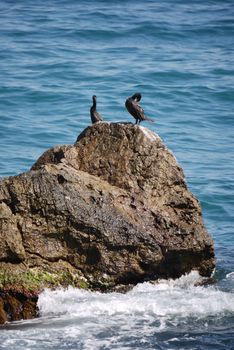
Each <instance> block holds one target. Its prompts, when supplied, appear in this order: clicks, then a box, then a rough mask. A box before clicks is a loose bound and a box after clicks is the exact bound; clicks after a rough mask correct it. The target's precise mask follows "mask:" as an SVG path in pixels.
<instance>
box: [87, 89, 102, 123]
mask: <svg viewBox="0 0 234 350" xmlns="http://www.w3.org/2000/svg"><path fill="white" fill-rule="evenodd" d="M96 106H97V96H95V95H93V105H92V107H91V108H90V117H91V120H92V123H93V124H94V123H97V122H100V121H102V116H101V114H99V113H98V112H97V110H96Z"/></svg>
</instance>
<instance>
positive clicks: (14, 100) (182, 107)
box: [0, 0, 234, 350]
mask: <svg viewBox="0 0 234 350" xmlns="http://www.w3.org/2000/svg"><path fill="white" fill-rule="evenodd" d="M0 23H1V26H0V78H1V79H0V176H1V177H5V176H9V175H16V174H19V173H21V172H25V171H27V170H29V168H30V167H31V165H32V164H33V163H34V162H35V160H36V159H37V158H38V157H39V156H40V155H41V154H42V153H43V152H44V151H45V150H46V149H48V148H50V147H52V146H54V145H57V144H72V143H74V141H75V140H76V137H77V135H78V134H79V133H80V132H81V131H82V130H83V129H84V128H85V127H87V126H88V125H89V124H90V116H89V109H90V106H91V97H92V95H93V94H96V95H97V100H98V110H99V112H100V113H101V114H102V116H103V118H104V120H106V121H127V122H131V121H133V122H134V120H133V119H132V117H131V116H130V115H129V114H128V113H127V111H126V110H125V107H124V102H125V99H126V98H127V97H128V96H130V95H132V94H133V93H135V92H141V93H142V101H141V105H142V106H143V108H144V110H145V113H146V115H148V116H149V117H151V118H153V119H155V123H154V124H153V123H149V122H144V126H146V127H148V128H150V129H151V130H153V131H155V132H156V133H158V134H159V135H160V137H161V138H162V139H163V140H164V142H165V143H166V144H167V146H168V147H169V148H170V149H171V150H172V151H173V153H174V154H175V156H176V158H177V160H178V162H179V163H180V164H181V165H182V167H183V169H184V171H185V174H186V178H187V182H188V186H189V188H190V190H191V191H192V192H193V193H194V194H195V195H196V196H197V198H198V199H199V200H200V202H201V205H202V210H203V217H204V221H205V224H206V227H207V229H208V230H209V232H210V234H211V235H212V237H213V239H214V242H215V251H216V258H217V268H216V271H215V278H216V280H217V281H216V283H215V284H214V285H210V286H206V287H201V286H200V287H196V286H195V285H196V281H197V279H198V278H199V276H198V275H197V273H196V272H193V273H191V274H189V275H187V276H182V277H181V278H180V279H178V280H175V281H160V283H159V284H157V285H151V284H149V283H143V284H139V285H137V286H136V287H135V288H134V289H133V290H132V291H130V292H128V293H127V294H125V295H124V294H117V293H113V294H99V293H91V292H87V291H82V290H78V289H72V288H69V289H68V290H57V291H53V292H52V291H47V290H46V291H44V292H43V293H42V294H41V296H40V298H39V302H38V305H39V309H40V318H38V319H35V320H30V321H20V322H13V323H10V324H7V325H6V326H4V327H1V328H0V349H1V350H2V349H6V350H29V349H30V350H31V349H37V350H39V349H52V350H55V349H56V350H62V349H69V350H73V349H74V350H75V349H76V350H78V349H84V350H89V349H102V350H104V349H105V350H106V349H108V350H109V349H121V350H122V349H123V350H128V349H168V350H169V349H170V350H174V349H179V350H183V349H194V350H195V349H201V350H208V349H212V350H216V349H225V350H231V349H234V235H233V233H234V229H233V226H234V225H233V224H234V2H233V0H207V1H200V0H196V1H195V0H194V1H186V0H173V1H172V0H171V1H170V0H165V1H157V0H156V1H153V0H152V1H151V0H144V1H139V0H127V1H122V0H120V1H112V0H110V1H107V0H106V1H97V0H94V1H75V0H66V1H65V0H64V1H62V0H48V1H42V0H36V1H29V0H21V1H13V0H1V2H0Z"/></svg>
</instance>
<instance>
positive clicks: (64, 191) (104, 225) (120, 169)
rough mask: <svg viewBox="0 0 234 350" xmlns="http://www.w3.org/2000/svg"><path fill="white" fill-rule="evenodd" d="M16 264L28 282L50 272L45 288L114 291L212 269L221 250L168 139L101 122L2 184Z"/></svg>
mask: <svg viewBox="0 0 234 350" xmlns="http://www.w3.org/2000/svg"><path fill="white" fill-rule="evenodd" d="M14 267H15V268H16V267H17V269H18V271H19V273H18V272H17V273H16V274H17V278H18V279H19V280H20V279H21V277H20V276H24V275H25V273H26V271H27V273H28V271H30V273H31V274H33V276H34V277H33V278H34V279H35V274H36V275H37V276H38V275H40V276H42V275H43V276H44V277H43V278H42V280H43V281H42V282H41V279H40V278H38V280H39V281H40V283H39V282H38V283H39V285H38V286H37V287H38V288H39V290H40V289H41V288H43V287H44V286H45V285H48V284H49V285H50V286H53V285H56V283H57V284H58V283H60V284H64V283H65V284H74V285H77V286H80V287H85V288H91V289H100V290H111V289H118V288H120V286H123V285H134V284H136V283H137V282H142V281H144V280H156V279H158V278H162V277H163V278H168V277H172V278H176V277H179V276H181V275H182V274H184V273H186V272H189V271H191V270H192V269H197V270H199V272H200V273H201V274H202V275H203V276H210V274H211V272H212V270H213V268H214V250H213V242H212V239H211V238H210V236H209V234H208V233H207V231H206V229H205V227H204V224H203V221H202V214H201V208H200V205H199V202H198V201H197V199H196V198H195V197H194V196H193V195H192V194H191V192H190V191H189V190H188V188H187V185H186V182H185V178H184V174H183V170H182V169H181V167H180V166H179V165H178V163H177V161H176V159H175V157H174V156H173V154H172V153H171V152H170V151H169V150H168V149H167V148H166V146H165V145H164V144H163V142H162V140H161V139H160V138H159V136H158V135H156V134H155V133H153V132H151V131H149V130H148V129H146V128H144V127H141V126H135V125H132V124H118V123H112V124H109V123H96V124H94V125H92V126H90V127H88V128H87V129H85V130H84V131H83V132H82V133H81V135H79V137H78V139H77V141H76V143H75V144H74V146H67V145H66V146H56V147H54V148H52V149H50V150H48V151H47V152H45V153H44V154H43V155H42V156H41V157H40V158H39V159H38V161H37V162H36V163H35V164H34V165H33V167H32V169H31V171H29V172H27V173H24V174H21V175H18V176H14V177H9V178H6V179H4V180H2V181H1V183H0V271H1V270H4V276H6V274H7V271H8V270H9V269H10V271H11V273H12V271H14V270H15V269H14ZM13 274H14V273H13ZM45 274H47V275H46V278H45ZM48 274H49V276H50V277H51V278H48ZM58 276H59V277H58ZM5 280H6V278H5ZM55 281H56V283H55ZM4 283H5V282H2V284H3V285H4V286H5V284H6V283H5V284H4ZM19 285H20V283H19ZM0 286H1V277H0ZM4 286H3V287H4ZM3 287H2V288H3ZM24 288H25V286H24Z"/></svg>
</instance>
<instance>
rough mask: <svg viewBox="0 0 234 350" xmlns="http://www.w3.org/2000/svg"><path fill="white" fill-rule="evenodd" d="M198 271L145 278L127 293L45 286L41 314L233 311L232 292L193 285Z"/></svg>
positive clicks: (162, 314)
mask: <svg viewBox="0 0 234 350" xmlns="http://www.w3.org/2000/svg"><path fill="white" fill-rule="evenodd" d="M198 279H199V275H198V273H196V272H191V273H190V274H188V275H186V276H182V277H181V278H179V279H177V280H161V281H160V282H159V283H157V284H155V285H154V284H151V283H149V282H145V283H142V284H139V285H137V286H136V287H135V288H134V289H133V290H132V291H130V292H128V293H126V294H120V293H109V294H101V293H98V292H89V291H85V290H81V289H75V288H72V287H69V288H68V289H66V290H64V289H58V290H55V291H51V290H45V291H44V292H43V293H42V294H41V295H40V297H39V301H38V307H39V310H40V314H41V315H42V316H51V315H54V316H56V315H61V314H62V315H69V316H71V317H79V318H86V319H87V318H92V319H93V318H95V317H96V318H99V317H100V316H102V317H111V316H117V317H120V318H121V317H130V318H136V317H138V316H140V317H141V318H143V319H151V320H153V319H158V320H160V318H166V319H172V318H177V319H178V318H181V317H190V316H192V317H198V318H203V317H207V316H212V315H216V316H217V315H218V314H224V313H226V312H234V295H233V294H230V293H227V292H223V291H220V290H217V289H216V288H215V287H214V286H209V287H201V286H195V283H196V282H197V281H198Z"/></svg>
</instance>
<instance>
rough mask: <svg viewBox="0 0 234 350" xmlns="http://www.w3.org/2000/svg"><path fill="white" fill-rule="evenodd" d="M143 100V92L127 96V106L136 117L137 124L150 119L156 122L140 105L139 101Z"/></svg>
mask: <svg viewBox="0 0 234 350" xmlns="http://www.w3.org/2000/svg"><path fill="white" fill-rule="evenodd" d="M140 100H141V94H140V93H138V92H137V93H135V94H134V95H132V97H129V98H127V100H126V101H125V107H126V108H127V110H128V112H129V113H130V114H131V115H132V116H133V117H134V118H135V119H136V124H140V122H142V120H148V121H150V122H153V123H154V120H152V119H150V118H148V117H146V116H145V114H144V109H143V108H142V107H141V106H139V104H138V102H139V101H140Z"/></svg>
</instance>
